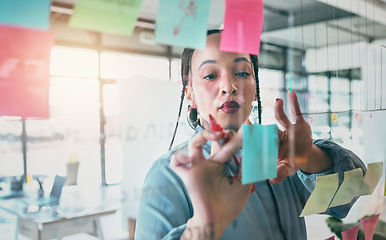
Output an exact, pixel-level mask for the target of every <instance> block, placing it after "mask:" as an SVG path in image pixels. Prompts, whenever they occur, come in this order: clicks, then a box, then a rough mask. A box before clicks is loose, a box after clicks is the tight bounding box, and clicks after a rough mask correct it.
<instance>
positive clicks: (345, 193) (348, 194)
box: [329, 168, 363, 207]
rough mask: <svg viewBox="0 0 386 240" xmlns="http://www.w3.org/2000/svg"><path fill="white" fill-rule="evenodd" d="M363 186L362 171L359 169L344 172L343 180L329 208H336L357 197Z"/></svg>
mask: <svg viewBox="0 0 386 240" xmlns="http://www.w3.org/2000/svg"><path fill="white" fill-rule="evenodd" d="M362 185H363V171H362V169H361V168H357V169H353V170H350V171H346V172H344V180H343V183H342V185H340V187H339V189H338V191H337V192H336V195H335V197H334V199H333V200H332V202H331V204H330V206H329V207H336V206H340V205H343V204H347V203H349V202H351V200H352V199H353V198H354V196H359V195H358V194H360V191H361V188H362V187H361V186H362Z"/></svg>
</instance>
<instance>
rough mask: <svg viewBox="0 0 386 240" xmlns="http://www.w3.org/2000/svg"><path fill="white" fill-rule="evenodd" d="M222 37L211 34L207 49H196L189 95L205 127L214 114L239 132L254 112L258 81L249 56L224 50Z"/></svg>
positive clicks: (188, 87) (218, 120)
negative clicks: (221, 42)
mask: <svg viewBox="0 0 386 240" xmlns="http://www.w3.org/2000/svg"><path fill="white" fill-rule="evenodd" d="M220 38H221V35H220V34H217V33H216V34H211V35H209V36H208V38H207V44H206V49H205V50H195V51H194V53H193V56H192V65H191V68H192V69H191V80H190V81H189V84H188V86H187V95H186V96H187V99H188V101H190V104H191V105H192V106H193V107H196V108H197V109H198V112H199V113H200V120H201V124H202V126H203V127H204V128H206V129H209V127H210V125H209V114H211V115H212V116H213V117H214V119H215V120H216V121H217V123H219V124H220V125H221V126H222V127H223V128H225V129H233V130H235V131H237V130H238V129H239V128H240V126H241V125H242V124H243V123H244V122H245V120H246V119H247V118H248V116H249V114H250V112H251V109H252V101H253V100H254V99H255V96H256V82H255V78H254V73H253V70H252V69H253V68H252V64H251V59H250V57H249V55H248V54H242V53H229V52H222V51H220V49H219V45H220Z"/></svg>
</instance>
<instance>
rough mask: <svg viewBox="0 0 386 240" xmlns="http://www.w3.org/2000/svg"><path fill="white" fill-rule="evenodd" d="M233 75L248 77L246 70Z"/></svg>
mask: <svg viewBox="0 0 386 240" xmlns="http://www.w3.org/2000/svg"><path fill="white" fill-rule="evenodd" d="M235 75H236V76H238V77H248V76H249V75H250V74H249V73H247V72H238V73H236V74H235Z"/></svg>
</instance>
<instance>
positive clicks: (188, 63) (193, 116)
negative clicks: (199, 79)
mask: <svg viewBox="0 0 386 240" xmlns="http://www.w3.org/2000/svg"><path fill="white" fill-rule="evenodd" d="M221 32H222V30H220V29H211V30H208V31H207V36H209V35H211V34H215V33H221ZM194 50H195V49H192V48H185V49H184V51H183V52H182V55H181V78H182V91H181V99H180V106H179V109H178V116H177V121H176V126H175V128H174V132H173V137H172V140H171V142H170V146H169V150H170V149H171V148H172V146H173V143H174V139H175V137H176V133H177V128H178V124H179V121H180V117H181V111H182V106H183V102H184V98H185V90H186V86H187V85H188V83H189V75H190V72H191V70H192V56H193V53H194ZM249 56H250V58H251V61H252V66H253V71H254V73H255V81H256V97H257V108H258V119H259V124H261V99H260V84H259V66H258V59H257V56H256V55H253V54H249ZM187 117H188V123H189V125H190V127H191V128H193V129H196V127H197V126H198V125H200V124H201V123H200V120H199V118H198V112H197V109H195V108H192V107H190V106H189V114H188V116H187Z"/></svg>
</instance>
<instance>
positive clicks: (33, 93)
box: [0, 26, 54, 118]
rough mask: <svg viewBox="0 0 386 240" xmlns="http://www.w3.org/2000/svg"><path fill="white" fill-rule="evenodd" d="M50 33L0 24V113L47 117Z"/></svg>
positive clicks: (51, 36)
mask: <svg viewBox="0 0 386 240" xmlns="http://www.w3.org/2000/svg"><path fill="white" fill-rule="evenodd" d="M53 44H54V36H53V34H52V33H50V32H47V31H41V30H34V29H27V28H19V27H10V26H0V46H1V51H0V103H1V104H0V116H20V117H23V118H27V117H39V118H48V117H49V105H48V93H49V79H50V74H49V63H50V54H51V47H52V45H53Z"/></svg>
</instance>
